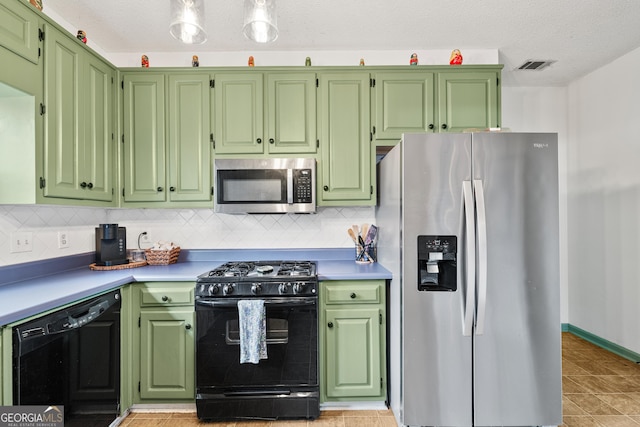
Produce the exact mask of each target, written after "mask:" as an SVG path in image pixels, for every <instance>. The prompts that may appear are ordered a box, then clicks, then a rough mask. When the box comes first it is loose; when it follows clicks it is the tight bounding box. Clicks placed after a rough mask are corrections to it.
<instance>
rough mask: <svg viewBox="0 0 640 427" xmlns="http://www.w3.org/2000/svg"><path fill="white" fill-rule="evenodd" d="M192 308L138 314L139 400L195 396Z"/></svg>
mask: <svg viewBox="0 0 640 427" xmlns="http://www.w3.org/2000/svg"><path fill="white" fill-rule="evenodd" d="M194 317H195V314H194V312H193V309H189V308H185V309H168V310H143V311H142V313H140V339H141V349H140V350H141V352H140V361H141V369H140V398H141V399H193V398H194V397H195V378H194V376H195V369H194V357H195V341H194V335H193V325H194Z"/></svg>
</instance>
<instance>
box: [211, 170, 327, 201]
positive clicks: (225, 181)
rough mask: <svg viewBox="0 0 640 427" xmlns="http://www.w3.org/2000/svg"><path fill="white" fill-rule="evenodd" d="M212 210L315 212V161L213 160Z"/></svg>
mask: <svg viewBox="0 0 640 427" xmlns="http://www.w3.org/2000/svg"><path fill="white" fill-rule="evenodd" d="M213 169H214V179H215V190H214V197H215V202H214V211H215V212H222V213H288V212H293V213H312V212H315V211H316V160H315V159H313V158H292V159H215V160H214V163H213Z"/></svg>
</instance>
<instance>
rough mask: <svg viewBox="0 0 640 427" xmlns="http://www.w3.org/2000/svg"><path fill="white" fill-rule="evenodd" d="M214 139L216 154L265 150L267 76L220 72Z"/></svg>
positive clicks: (216, 78) (216, 80)
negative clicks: (265, 85)
mask: <svg viewBox="0 0 640 427" xmlns="http://www.w3.org/2000/svg"><path fill="white" fill-rule="evenodd" d="M214 81H215V88H214V91H215V95H214V113H213V115H214V139H215V152H216V154H257V153H262V152H263V151H264V135H263V133H264V124H263V90H264V89H263V76H262V74H261V73H253V72H245V73H242V72H237V73H216V74H215V80H214Z"/></svg>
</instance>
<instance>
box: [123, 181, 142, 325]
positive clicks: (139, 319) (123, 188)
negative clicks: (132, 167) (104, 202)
mask: <svg viewBox="0 0 640 427" xmlns="http://www.w3.org/2000/svg"><path fill="white" fill-rule="evenodd" d="M122 197H124V187H123V188H122ZM139 325H140V319H138V326H139Z"/></svg>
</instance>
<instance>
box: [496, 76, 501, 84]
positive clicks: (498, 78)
mask: <svg viewBox="0 0 640 427" xmlns="http://www.w3.org/2000/svg"><path fill="white" fill-rule="evenodd" d="M496 85H497V86H500V77H496Z"/></svg>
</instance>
